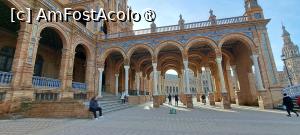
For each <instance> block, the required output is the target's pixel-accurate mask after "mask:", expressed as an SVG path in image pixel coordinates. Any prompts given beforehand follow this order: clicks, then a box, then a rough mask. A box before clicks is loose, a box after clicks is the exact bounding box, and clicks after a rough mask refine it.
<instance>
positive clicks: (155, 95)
mask: <svg viewBox="0 0 300 135" xmlns="http://www.w3.org/2000/svg"><path fill="white" fill-rule="evenodd" d="M152 66H153V107H154V108H159V106H160V103H159V96H158V91H157V79H158V78H157V69H156V68H157V63H152Z"/></svg>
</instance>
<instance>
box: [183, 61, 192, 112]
mask: <svg viewBox="0 0 300 135" xmlns="http://www.w3.org/2000/svg"><path fill="white" fill-rule="evenodd" d="M183 64H184V70H185V86H186V89H187V90H186V93H185V96H186V98H185V99H186V106H187V108H193V95H192V94H191V90H190V76H189V74H190V72H189V62H188V60H185V61H183Z"/></svg>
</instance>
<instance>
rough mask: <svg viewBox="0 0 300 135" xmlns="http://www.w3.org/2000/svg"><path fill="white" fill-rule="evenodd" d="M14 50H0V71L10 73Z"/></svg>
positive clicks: (7, 48) (8, 48) (5, 48)
mask: <svg viewBox="0 0 300 135" xmlns="http://www.w3.org/2000/svg"><path fill="white" fill-rule="evenodd" d="M14 54H15V49H14V48H12V47H4V48H1V50H0V71H4V72H10V71H11V67H12V63H13V59H14Z"/></svg>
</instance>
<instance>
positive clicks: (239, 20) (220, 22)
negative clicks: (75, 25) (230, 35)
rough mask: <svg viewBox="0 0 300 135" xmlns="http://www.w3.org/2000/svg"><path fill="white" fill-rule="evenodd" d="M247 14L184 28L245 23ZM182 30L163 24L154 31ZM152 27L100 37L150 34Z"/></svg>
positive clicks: (188, 25) (197, 23) (187, 24)
mask: <svg viewBox="0 0 300 135" xmlns="http://www.w3.org/2000/svg"><path fill="white" fill-rule="evenodd" d="M247 21H248V17H247V16H238V17H232V18H224V19H217V20H216V22H215V23H213V22H212V21H209V20H208V21H201V22H193V23H186V24H184V29H194V28H202V27H209V26H213V25H226V24H235V23H243V22H247ZM178 30H180V26H179V25H170V26H163V27H157V28H155V30H154V32H156V33H161V32H170V31H178ZM150 33H151V28H148V29H141V30H134V31H130V32H120V33H112V34H107V35H102V36H101V37H100V38H102V39H110V38H119V37H127V36H134V35H145V34H150Z"/></svg>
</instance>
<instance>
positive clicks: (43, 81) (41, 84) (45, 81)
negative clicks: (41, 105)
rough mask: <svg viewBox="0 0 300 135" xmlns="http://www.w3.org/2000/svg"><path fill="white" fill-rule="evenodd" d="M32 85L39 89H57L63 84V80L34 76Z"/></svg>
mask: <svg viewBox="0 0 300 135" xmlns="http://www.w3.org/2000/svg"><path fill="white" fill-rule="evenodd" d="M32 85H33V87H35V88H38V89H57V88H60V86H61V81H60V80H58V79H52V78H46V77H39V76H34V77H33V78H32Z"/></svg>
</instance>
